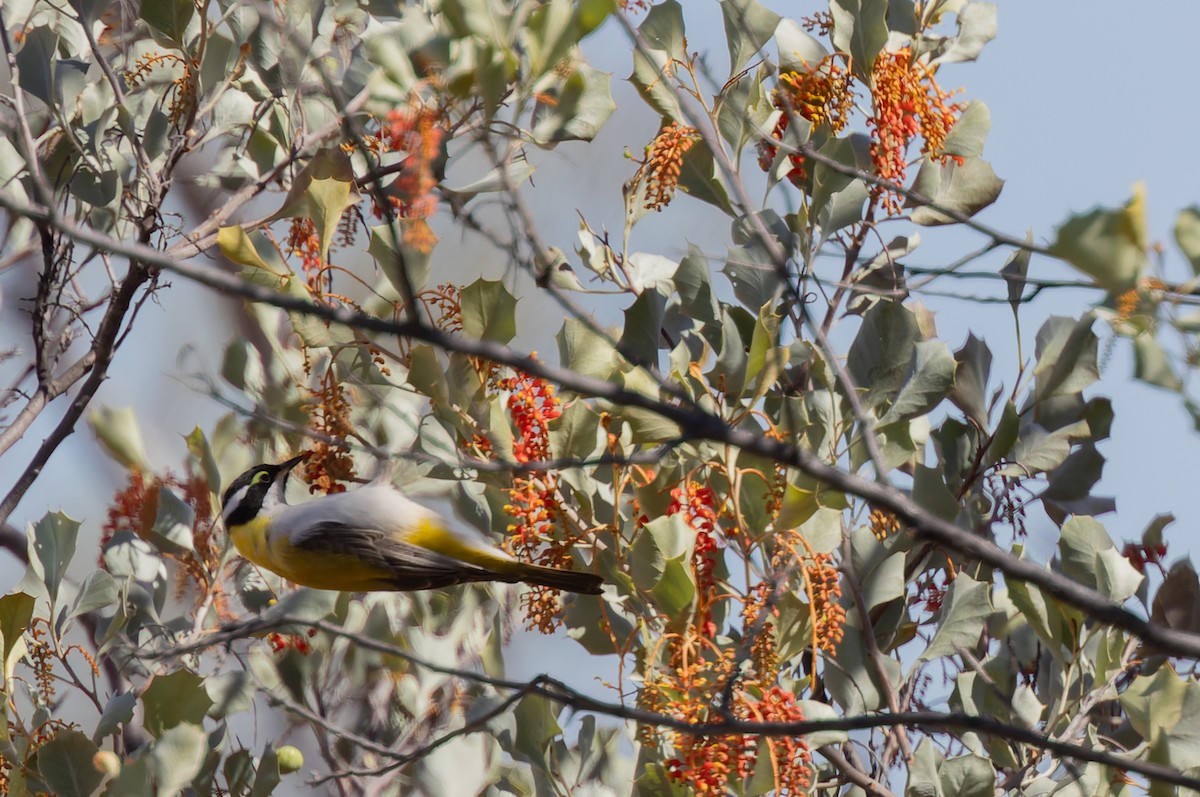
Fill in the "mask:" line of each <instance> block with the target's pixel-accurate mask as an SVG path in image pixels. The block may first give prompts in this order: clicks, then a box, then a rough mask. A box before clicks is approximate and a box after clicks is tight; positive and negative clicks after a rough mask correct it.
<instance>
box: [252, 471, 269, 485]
mask: <svg viewBox="0 0 1200 797" xmlns="http://www.w3.org/2000/svg"><path fill="white" fill-rule="evenodd" d="M269 481H271V474H270V472H268V471H265V470H260V471H259V472H258V473H256V474H254V478H253V479H251V480H250V483H251V484H261V483H262V482H269Z"/></svg>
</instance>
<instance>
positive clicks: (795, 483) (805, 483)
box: [775, 472, 849, 529]
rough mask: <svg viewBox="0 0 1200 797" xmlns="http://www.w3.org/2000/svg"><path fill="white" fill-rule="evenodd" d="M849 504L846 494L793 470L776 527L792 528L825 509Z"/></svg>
mask: <svg viewBox="0 0 1200 797" xmlns="http://www.w3.org/2000/svg"><path fill="white" fill-rule="evenodd" d="M848 506H849V503H848V502H847V500H846V494H845V493H843V492H839V491H837V490H834V489H833V488H831V487H828V486H826V485H825V484H824V483H823V482H819V481H817V480H815V479H813V478H811V477H810V476H808V475H806V474H803V473H799V472H793V473H792V474H790V475H789V477H788V483H787V487H786V488H784V491H783V501H782V502H781V503H780V506H779V516H778V518H777V519H776V521H775V526H776V528H780V529H791V528H796V527H797V526H800V525H801V524H803V523H805V522H806V521H808V520H809V519H810V518H812V517H813V516H814V515H816V514H817V512H818V511H819V510H820V509H822V508H824V509H836V510H842V509H845V508H846V507H848Z"/></svg>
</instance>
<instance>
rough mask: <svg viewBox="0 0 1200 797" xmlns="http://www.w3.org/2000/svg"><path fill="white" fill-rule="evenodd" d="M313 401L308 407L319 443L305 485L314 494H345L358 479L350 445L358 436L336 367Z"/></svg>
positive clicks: (313, 392)
mask: <svg viewBox="0 0 1200 797" xmlns="http://www.w3.org/2000/svg"><path fill="white" fill-rule="evenodd" d="M309 393H310V394H311V398H309V400H308V401H306V402H305V404H304V409H305V412H306V413H307V414H308V428H309V429H312V430H313V431H314V432H315V433H316V436H315V440H314V442H313V445H312V448H311V449H310V453H309V456H308V458H307V459H306V460H305V461H304V481H305V482H306V483H307V484H308V491H309V492H310V493H316V492H320V493H324V494H326V495H328V494H329V493H341V492H345V491H346V484H345V483H346V482H348V481H351V480H353V479H354V477H355V475H356V474H355V470H354V457H352V456H351V455H350V444H349V442H347V441H348V440H349V438H350V437H351V435H353V434H354V424H353V423H352V422H351V420H350V402H348V401H347V400H346V388H345V386H344V385H342V383H341V382H340V381H338V378H337V373H336V371H335V369H334V368H333V366H332V365H330V366H329V367H327V368H326V369H325V373H324V374H322V376H321V380H320V383H319V385H318V386H317V388H316V389H315V390H310V391H309Z"/></svg>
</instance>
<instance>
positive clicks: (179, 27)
mask: <svg viewBox="0 0 1200 797" xmlns="http://www.w3.org/2000/svg"><path fill="white" fill-rule="evenodd" d="M195 13H196V4H195V3H193V2H192V0H142V3H141V6H139V8H138V17H139V18H140V19H142V20H143V21H144V22H145V23H146V24H147V25H149V26H150V27H152V28H154V29H155V30H156V31H158V32H159V33H162V34H163V35H165V36H166V37H167V38H168V39H170V40H171V41H172V42H174V43H176V44H179V45H183V43H184V41H183V35H184V34H185V33H186V32H187V26H188V23H190V22H191V21H192V16H193V15H195Z"/></svg>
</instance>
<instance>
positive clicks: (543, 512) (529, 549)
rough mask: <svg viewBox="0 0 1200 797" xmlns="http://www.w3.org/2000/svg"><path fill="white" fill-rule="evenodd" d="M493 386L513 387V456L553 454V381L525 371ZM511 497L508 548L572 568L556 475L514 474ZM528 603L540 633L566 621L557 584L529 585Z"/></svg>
mask: <svg viewBox="0 0 1200 797" xmlns="http://www.w3.org/2000/svg"><path fill="white" fill-rule="evenodd" d="M495 386H496V387H497V389H499V390H507V391H510V393H509V397H508V401H507V402H506V406H507V408H508V413H509V417H510V418H511V419H512V421H513V425H514V426H515V427H516V428H515V430H514V431H515V435H514V437H515V439H514V441H513V456H514V457H516V459H517V461H518V462H539V461H543V460H548V459H550V426H549V424H550V421H552V420H554V419H555V418H557V417H559V416H560V415H562V401H561V400H560V399H559V398H558V396H556V395H555V392H554V386H553V385H550V384H548V383H547V382H545V381H544V380H542V379H539V378H538V377H536V376H532V375H530V374H527V373H523V372H518V373H517V375H516V376H511V377H508V378H505V379H499V380H496V381H495ZM489 448H490V446H489ZM508 497H509V503H508V504H506V505H505V507H504V511H505V512H507V513H508V514H509V515H510V516H512V518H513V520H514V522H513V523H511V524H509V526H508V535H509V536H508V539H507V540H506V541H505V546H506V547H507V548H508V550H509V551H510V552H512V554H513V555H514V556H517V557H519V558H521V559H523V560H525V561H528V562H535V563H537V564H542V565H546V566H549V567H562V568H570V566H571V561H572V559H571V546H572V544H573V543H574V539H573V538H572V537H571V536H570V535H568V534H563V533H561V531H560V521H561V510H560V508H559V505H558V498H557V479H556V478H555V477H554V475H553V474H550V473H545V472H541V471H532V472H529V473H525V474H522V475H518V476H514V477H513V483H512V487H510V488H509V490H508ZM525 609H526V612H525V618H526V622H527V623H528V625H529V627H530V628H536V629H538V630H539V631H541V632H542V633H546V634H549V633H553V631H554V630H555V629H556V628H557V627H558V626H559V625H560V624H561V622H562V602H561V600H560V596H559V593H558V590H555V589H550V588H548V587H530V588H529V590H528V591H527V592H526V593H525Z"/></svg>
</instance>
